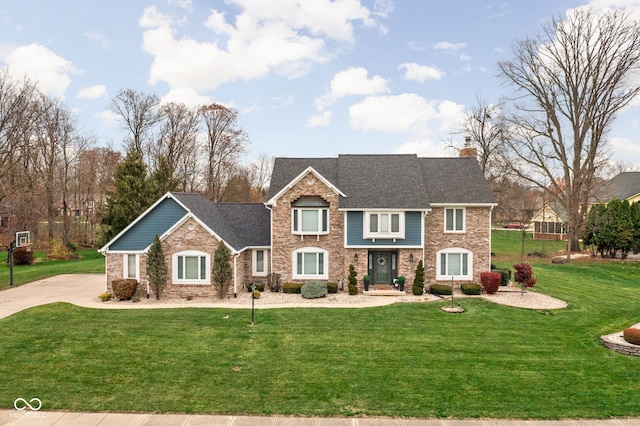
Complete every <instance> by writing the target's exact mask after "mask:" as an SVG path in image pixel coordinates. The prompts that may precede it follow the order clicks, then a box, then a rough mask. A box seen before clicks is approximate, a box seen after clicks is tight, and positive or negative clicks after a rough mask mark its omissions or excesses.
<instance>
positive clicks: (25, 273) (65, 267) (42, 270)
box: [0, 249, 104, 290]
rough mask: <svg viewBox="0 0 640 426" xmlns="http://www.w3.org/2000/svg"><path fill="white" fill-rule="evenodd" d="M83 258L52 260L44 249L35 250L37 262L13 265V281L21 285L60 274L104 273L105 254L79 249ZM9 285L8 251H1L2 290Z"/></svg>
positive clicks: (0, 283)
mask: <svg viewBox="0 0 640 426" xmlns="http://www.w3.org/2000/svg"><path fill="white" fill-rule="evenodd" d="M78 254H79V255H80V256H81V259H77V260H51V259H48V258H47V253H46V252H44V251H35V252H34V258H35V259H36V263H35V264H33V265H20V266H14V267H13V283H14V285H21V284H25V283H28V282H32V281H35V280H40V279H43V278H47V277H50V276H53V275H59V274H91V273H104V256H103V255H102V254H100V253H98V252H97V250H95V249H83V250H78ZM8 287H9V266H8V265H7V252H6V251H5V252H2V253H0V290H4V289H6V288H8Z"/></svg>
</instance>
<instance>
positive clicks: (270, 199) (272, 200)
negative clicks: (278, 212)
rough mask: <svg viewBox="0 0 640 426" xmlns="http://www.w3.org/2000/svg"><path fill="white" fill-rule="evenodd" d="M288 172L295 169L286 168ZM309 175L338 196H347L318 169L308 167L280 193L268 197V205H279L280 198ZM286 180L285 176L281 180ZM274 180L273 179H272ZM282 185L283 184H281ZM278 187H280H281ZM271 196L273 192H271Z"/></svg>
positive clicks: (283, 186) (285, 185) (282, 188)
mask: <svg viewBox="0 0 640 426" xmlns="http://www.w3.org/2000/svg"><path fill="white" fill-rule="evenodd" d="M274 170H275V166H274ZM285 170H286V171H289V172H290V171H293V170H294V169H291V168H285ZM309 173H312V174H313V175H314V176H315V177H316V178H317V179H318V180H320V181H321V182H322V183H323V184H324V185H325V186H327V187H328V188H329V189H331V190H332V191H333V192H335V193H336V194H338V195H340V196H342V197H344V196H345V194H344V193H343V192H342V191H340V189H339V188H338V187H337V186H336V185H334V184H333V183H332V182H331V181H330V180H329V179H327V178H326V177H325V176H323V175H322V174H321V173H319V172H318V171H317V170H316V169H314V168H313V166H307V168H305V169H304V170H302V171H301V172H300V173H299V174H298V175H297V176H295V177H294V178H293V179H291V180H290V181H288V182H286V183H285V184H284V185H282V187H281V188H280V190H279V191H277V192H276V193H275V194H273V195H271V196H269V197H268V201H267V202H266V204H267V205H274V204H275V203H277V201H278V198H280V197H281V196H282V194H284V193H285V192H287V191H288V190H289V189H290V188H291V187H293V186H295V185H296V184H298V182H300V181H301V180H302V179H304V177H305V176H307V175H308V174H309ZM281 174H283V175H287V174H288V173H281ZM281 179H284V176H283V177H282V178H281ZM272 180H273V179H272ZM334 181H335V179H334ZM280 185H281V183H280ZM280 185H278V186H280ZM269 192H270V194H271V191H269Z"/></svg>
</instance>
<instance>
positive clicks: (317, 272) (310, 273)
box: [292, 247, 329, 280]
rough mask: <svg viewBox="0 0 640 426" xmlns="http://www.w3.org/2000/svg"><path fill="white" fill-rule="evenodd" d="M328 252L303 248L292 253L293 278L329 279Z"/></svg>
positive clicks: (313, 248) (314, 248)
mask: <svg viewBox="0 0 640 426" xmlns="http://www.w3.org/2000/svg"><path fill="white" fill-rule="evenodd" d="M328 265H329V252H328V251H326V250H323V249H320V248H317V247H304V248H301V249H298V250H295V251H294V252H293V268H292V270H293V278H302V279H307V278H314V279H325V280H326V279H328V278H329V271H328V269H329V268H328Z"/></svg>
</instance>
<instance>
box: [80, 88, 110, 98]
mask: <svg viewBox="0 0 640 426" xmlns="http://www.w3.org/2000/svg"><path fill="white" fill-rule="evenodd" d="M106 94H107V87H106V86H105V85H104V84H96V85H95V86H90V87H85V88H84V89H80V90H79V91H78V94H77V95H76V97H78V98H80V99H98V98H101V97H103V96H104V95H106Z"/></svg>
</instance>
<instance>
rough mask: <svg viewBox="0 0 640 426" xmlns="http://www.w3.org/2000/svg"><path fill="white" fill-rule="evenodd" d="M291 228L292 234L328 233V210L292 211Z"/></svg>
mask: <svg viewBox="0 0 640 426" xmlns="http://www.w3.org/2000/svg"><path fill="white" fill-rule="evenodd" d="M291 216H292V224H291V228H292V230H293V233H294V234H300V235H306V234H311V235H318V234H328V233H329V209H293V213H292V215H291Z"/></svg>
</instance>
